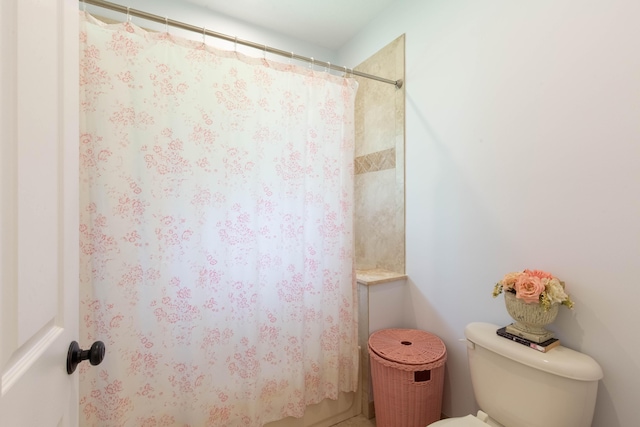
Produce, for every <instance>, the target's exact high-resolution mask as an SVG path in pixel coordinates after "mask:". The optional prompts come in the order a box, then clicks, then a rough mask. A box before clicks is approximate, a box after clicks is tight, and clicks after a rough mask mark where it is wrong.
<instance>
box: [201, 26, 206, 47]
mask: <svg viewBox="0 0 640 427" xmlns="http://www.w3.org/2000/svg"><path fill="white" fill-rule="evenodd" d="M202 44H203V45H204V44H207V29H206V28H205V27H202Z"/></svg>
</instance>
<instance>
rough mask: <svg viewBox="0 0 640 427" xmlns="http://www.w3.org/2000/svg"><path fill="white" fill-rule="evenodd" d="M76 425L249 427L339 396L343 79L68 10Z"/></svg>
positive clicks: (345, 259)
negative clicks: (74, 78) (76, 46)
mask: <svg viewBox="0 0 640 427" xmlns="http://www.w3.org/2000/svg"><path fill="white" fill-rule="evenodd" d="M81 23H82V25H81V34H80V40H81V46H80V49H81V52H80V53H81V55H80V65H81V70H80V72H81V79H80V93H81V112H82V120H81V123H82V125H81V135H80V161H81V171H80V174H81V202H80V203H81V224H80V234H81V241H80V248H81V254H82V258H81V295H80V298H81V341H82V342H85V343H90V342H93V341H94V340H102V341H104V342H105V344H106V346H107V354H106V357H105V360H104V362H103V363H102V365H100V366H99V367H90V366H89V365H85V364H83V365H81V366H80V376H81V381H80V384H81V392H80V393H81V400H80V405H81V408H80V414H81V415H80V416H81V424H82V425H85V426H100V427H108V426H114V427H115V426H131V427H134V426H135V427H139V426H145V427H146V426H149V427H150V426H183V427H184V426H193V427H195V426H239V425H242V426H262V425H263V424H264V423H266V422H269V421H273V420H277V419H281V418H284V417H287V416H294V417H300V416H302V415H303V412H304V408H305V407H306V405H309V404H312V403H316V402H319V401H321V400H323V399H325V398H332V399H335V398H337V395H338V392H339V391H353V390H355V388H356V383H357V381H356V378H357V363H358V357H357V327H356V326H357V325H356V315H355V304H356V296H355V280H354V275H353V267H352V266H353V231H352V230H353V224H352V216H353V211H352V205H353V203H352V198H353V167H352V162H353V142H354V131H353V105H354V97H355V91H356V84H355V83H354V82H353V81H352V80H347V79H342V78H339V77H336V76H331V75H328V74H327V73H322V72H314V71H312V70H309V69H308V68H305V67H294V66H291V65H285V64H279V63H274V62H268V61H264V60H263V59H252V58H249V57H245V56H242V55H238V54H236V53H235V52H224V51H219V50H215V49H213V48H211V47H204V46H203V45H202V43H196V42H190V41H187V40H182V39H178V38H174V37H171V36H169V35H167V34H158V33H149V32H146V31H144V30H142V29H140V28H138V27H136V26H134V25H131V24H117V25H106V24H104V23H101V22H100V21H97V20H95V19H94V18H92V17H90V16H89V15H86V14H81Z"/></svg>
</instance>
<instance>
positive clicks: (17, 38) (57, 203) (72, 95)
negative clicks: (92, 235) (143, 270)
mask: <svg viewBox="0 0 640 427" xmlns="http://www.w3.org/2000/svg"><path fill="white" fill-rule="evenodd" d="M0 54H1V61H0V256H1V263H0V374H1V375H2V377H1V378H0V425H1V426H7V427H49V426H62V427H69V426H72V427H75V426H77V425H78V378H77V377H78V374H77V373H76V374H74V375H68V374H67V371H66V357H67V350H68V348H69V344H70V342H71V341H73V340H77V339H78V142H77V141H78V3H77V1H76V0H0ZM81 344H82V345H84V346H88V345H90V344H91V343H88V345H87V343H81ZM83 348H84V347H83ZM85 363H86V362H85Z"/></svg>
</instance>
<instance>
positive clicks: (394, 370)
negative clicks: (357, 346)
mask: <svg viewBox="0 0 640 427" xmlns="http://www.w3.org/2000/svg"><path fill="white" fill-rule="evenodd" d="M369 356H370V358H371V380H372V382H373V401H374V405H375V411H376V426H378V427H425V426H427V425H429V424H431V423H433V422H435V421H438V420H439V419H440V413H441V411H442V387H443V385H444V364H445V362H446V360H447V350H446V348H445V346H444V343H443V342H442V340H441V339H440V338H438V337H437V336H435V335H433V334H430V333H428V332H425V331H419V330H416V329H383V330H380V331H376V332H374V333H373V334H371V336H370V337H369Z"/></svg>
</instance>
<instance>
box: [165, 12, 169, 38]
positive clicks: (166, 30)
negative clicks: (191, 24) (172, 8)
mask: <svg viewBox="0 0 640 427" xmlns="http://www.w3.org/2000/svg"><path fill="white" fill-rule="evenodd" d="M164 31H165V33H167V34H169V17H168V16H165V17H164Z"/></svg>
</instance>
